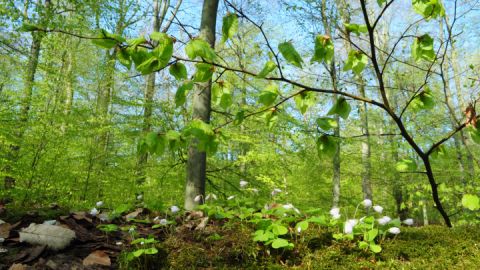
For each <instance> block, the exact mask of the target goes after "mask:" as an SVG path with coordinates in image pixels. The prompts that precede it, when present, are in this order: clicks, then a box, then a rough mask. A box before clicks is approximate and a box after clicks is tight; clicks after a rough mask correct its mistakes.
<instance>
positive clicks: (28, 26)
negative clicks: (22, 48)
mask: <svg viewBox="0 0 480 270" xmlns="http://www.w3.org/2000/svg"><path fill="white" fill-rule="evenodd" d="M37 30H40V27H38V26H36V25H34V24H31V23H25V22H24V23H23V24H22V26H20V28H18V31H20V32H33V31H37Z"/></svg>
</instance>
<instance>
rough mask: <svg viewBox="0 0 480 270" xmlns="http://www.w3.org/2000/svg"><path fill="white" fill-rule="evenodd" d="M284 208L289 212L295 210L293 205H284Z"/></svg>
mask: <svg viewBox="0 0 480 270" xmlns="http://www.w3.org/2000/svg"><path fill="white" fill-rule="evenodd" d="M283 208H285V209H287V210H289V209H293V208H294V207H293V204H291V203H287V204H284V205H283Z"/></svg>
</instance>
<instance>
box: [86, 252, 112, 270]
mask: <svg viewBox="0 0 480 270" xmlns="http://www.w3.org/2000/svg"><path fill="white" fill-rule="evenodd" d="M96 264H99V265H105V266H110V265H111V264H112V262H111V261H110V257H108V255H107V254H106V253H105V252H104V251H102V250H96V251H94V252H92V253H90V255H88V256H87V257H86V258H85V259H83V265H84V266H92V265H96Z"/></svg>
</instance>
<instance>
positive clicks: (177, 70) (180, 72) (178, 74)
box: [168, 62, 187, 81]
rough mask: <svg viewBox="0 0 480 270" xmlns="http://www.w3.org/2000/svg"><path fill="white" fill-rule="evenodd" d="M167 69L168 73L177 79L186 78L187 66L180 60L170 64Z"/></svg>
mask: <svg viewBox="0 0 480 270" xmlns="http://www.w3.org/2000/svg"><path fill="white" fill-rule="evenodd" d="M168 71H169V72H170V75H172V76H173V77H175V79H177V80H179V81H180V80H185V79H187V68H186V67H185V65H184V64H182V63H180V62H176V63H175V64H173V65H171V66H170V68H168Z"/></svg>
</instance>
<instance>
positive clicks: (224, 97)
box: [212, 81, 233, 109]
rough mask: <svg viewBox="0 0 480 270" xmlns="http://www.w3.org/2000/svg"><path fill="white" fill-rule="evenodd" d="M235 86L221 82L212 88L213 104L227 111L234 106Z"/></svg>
mask: <svg viewBox="0 0 480 270" xmlns="http://www.w3.org/2000/svg"><path fill="white" fill-rule="evenodd" d="M232 92H233V86H232V84H230V83H229V82H224V81H220V82H217V83H215V84H214V85H213V86H212V103H214V104H216V105H220V107H222V108H223V109H227V108H228V107H230V106H231V105H232V104H233V99H232Z"/></svg>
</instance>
